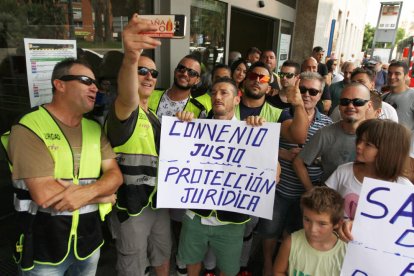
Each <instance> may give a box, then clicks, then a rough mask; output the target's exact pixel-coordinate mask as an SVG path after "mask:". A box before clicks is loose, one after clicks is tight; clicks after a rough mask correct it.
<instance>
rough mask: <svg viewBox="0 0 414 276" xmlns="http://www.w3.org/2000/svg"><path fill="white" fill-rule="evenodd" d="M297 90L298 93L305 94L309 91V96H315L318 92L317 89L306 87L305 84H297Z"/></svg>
mask: <svg viewBox="0 0 414 276" xmlns="http://www.w3.org/2000/svg"><path fill="white" fill-rule="evenodd" d="M299 90H300V94H305V93H306V92H309V95H310V96H316V95H318V94H319V92H320V91H319V90H318V89H313V88H306V87H305V86H299Z"/></svg>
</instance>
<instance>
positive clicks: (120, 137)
mask: <svg viewBox="0 0 414 276" xmlns="http://www.w3.org/2000/svg"><path fill="white" fill-rule="evenodd" d="M145 114H146V115H147V117H148V120H149V122H150V123H151V126H152V130H153V132H154V139H155V148H156V150H157V153H158V154H159V149H160V139H161V123H160V121H159V120H158V118H157V116H155V115H154V114H153V113H151V112H148V113H145ZM137 120H138V109H136V110H135V111H134V112H132V113H131V116H129V118H128V119H126V120H123V121H120V120H119V119H118V118H117V117H116V114H115V108H114V106H112V108H111V109H110V110H109V113H108V118H107V121H106V124H107V132H108V139H109V141H110V142H111V145H112V147H116V146H120V145H122V144H124V143H125V142H126V141H127V140H128V139H129V137H131V135H132V133H133V131H134V127H135V125H136V122H137Z"/></svg>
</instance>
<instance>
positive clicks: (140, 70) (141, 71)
mask: <svg viewBox="0 0 414 276" xmlns="http://www.w3.org/2000/svg"><path fill="white" fill-rule="evenodd" d="M148 73H150V74H151V77H153V78H154V79H156V78H157V77H158V71H157V70H155V69H149V68H147V67H144V66H138V75H140V76H146V75H147V74H148Z"/></svg>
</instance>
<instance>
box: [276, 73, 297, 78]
mask: <svg viewBox="0 0 414 276" xmlns="http://www.w3.org/2000/svg"><path fill="white" fill-rule="evenodd" d="M277 74H278V76H279V78H281V79H283V78H284V77H286V78H288V79H291V78H293V77H294V76H296V74H295V73H283V72H279V73H277Z"/></svg>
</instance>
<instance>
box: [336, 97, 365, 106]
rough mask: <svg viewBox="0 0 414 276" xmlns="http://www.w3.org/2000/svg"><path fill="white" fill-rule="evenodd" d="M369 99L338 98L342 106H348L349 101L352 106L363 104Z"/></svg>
mask: <svg viewBox="0 0 414 276" xmlns="http://www.w3.org/2000/svg"><path fill="white" fill-rule="evenodd" d="M367 102H369V100H364V99H359V98H356V99H348V98H342V99H339V104H340V105H342V106H348V105H349V104H350V103H352V105H353V106H364V105H365V104H366V103H367Z"/></svg>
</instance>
